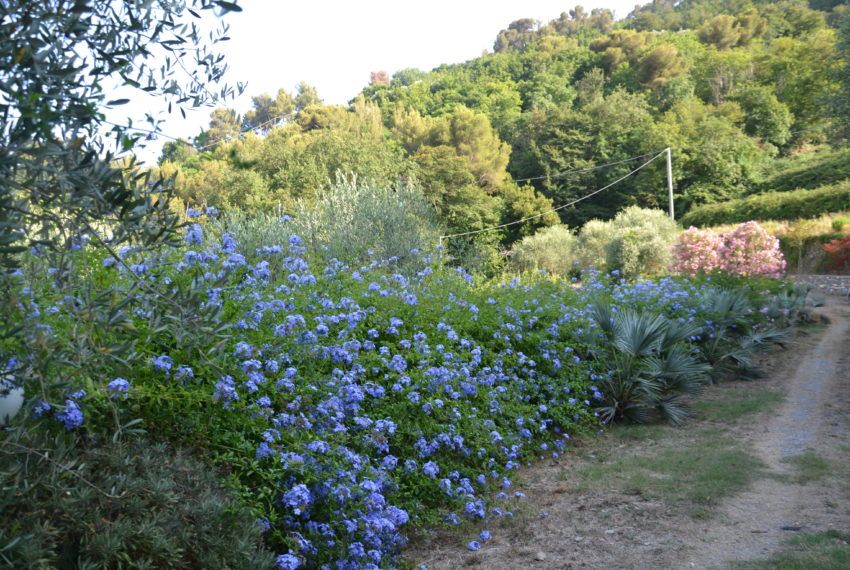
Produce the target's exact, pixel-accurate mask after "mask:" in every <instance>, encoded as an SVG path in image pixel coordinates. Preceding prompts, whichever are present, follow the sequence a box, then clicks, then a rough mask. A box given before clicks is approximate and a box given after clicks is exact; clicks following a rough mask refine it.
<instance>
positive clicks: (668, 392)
mask: <svg viewBox="0 0 850 570" xmlns="http://www.w3.org/2000/svg"><path fill="white" fill-rule="evenodd" d="M591 316H592V318H593V320H594V321H595V322H596V324H597V325H599V328H600V329H601V330H602V333H603V339H604V340H602V342H598V343H596V345H595V347H594V350H593V351H592V354H593V355H594V356H595V357H596V358H597V359H602V358H605V359H606V360H607V361H608V362H610V363H611V370H610V371H609V373H608V376H607V377H606V378H605V380H604V381H603V382H602V383H601V384H602V385H601V392H602V396H603V397H602V403H601V405H600V407H599V412H600V415H601V416H602V419H603V420H604V421H605V422H613V421H618V420H622V419H627V420H631V421H635V422H645V421H647V420H648V419H649V418H651V417H652V415H653V413H654V412H659V413H660V414H661V416H662V417H663V418H664V419H665V420H666V421H668V422H670V423H672V424H679V423H681V422H682V421H683V420H684V418H685V417H686V415H687V408H686V406H685V401H684V400H685V397H686V396H687V395H690V394H693V393H695V392H696V391H698V390H699V388H700V387H701V386H702V385H703V384H704V382H705V379H706V375H707V373H708V371H709V370H710V367H709V366H707V365H705V364H702V363H700V362H699V361H698V360H697V359H696V358H695V356H694V354H693V353H692V352H691V351H690V350H689V349H688V348H687V346H686V345H685V344H684V341H686V340H687V339H689V338H691V337H693V336H694V335H696V334H698V332H699V328H698V327H696V326H694V325H692V324H689V323H678V322H672V321H670V320H668V319H667V318H665V317H664V316H662V315H656V314H651V313H638V312H636V311H632V310H625V311H621V312H619V313H615V311H614V310H613V309H612V307H611V306H610V305H608V304H607V303H601V302H600V303H596V304H595V305H594V306H593V307H592V308H591Z"/></svg>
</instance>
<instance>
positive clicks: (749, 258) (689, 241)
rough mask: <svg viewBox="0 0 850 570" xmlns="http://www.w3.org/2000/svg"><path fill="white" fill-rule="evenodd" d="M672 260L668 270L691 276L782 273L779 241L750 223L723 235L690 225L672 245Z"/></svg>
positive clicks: (771, 274) (782, 260) (777, 274)
mask: <svg viewBox="0 0 850 570" xmlns="http://www.w3.org/2000/svg"><path fill="white" fill-rule="evenodd" d="M673 257H674V262H673V265H672V267H671V268H672V269H673V270H674V271H676V272H677V273H680V274H682V275H688V276H691V277H694V276H696V275H698V274H700V273H711V272H713V271H721V272H724V273H728V274H731V275H741V276H750V275H760V276H765V277H781V276H782V274H783V272H784V271H785V259H784V257H783V255H782V251H781V250H780V249H779V240H778V239H777V238H775V237H774V236H772V235H770V234H769V233H768V232H767V230H765V229H764V228H763V227H761V226H760V225H759V224H758V222H753V221H750V222H746V223H743V224H738V225H737V226H735V227H734V228H732V229H731V230H729V231H728V232H726V233H723V234H718V233H717V232H715V231H714V230H711V229H705V230H701V229H698V228H695V227H693V226H691V227H690V228H688V229H687V230H686V231H684V232H683V233H682V234H680V236H679V238H678V240H677V241H676V243H675V245H674V246H673Z"/></svg>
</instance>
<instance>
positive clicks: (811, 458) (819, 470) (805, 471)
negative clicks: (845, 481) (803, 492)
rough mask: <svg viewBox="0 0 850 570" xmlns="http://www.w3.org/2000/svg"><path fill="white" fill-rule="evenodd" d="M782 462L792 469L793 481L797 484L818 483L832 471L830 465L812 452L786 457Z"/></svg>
mask: <svg viewBox="0 0 850 570" xmlns="http://www.w3.org/2000/svg"><path fill="white" fill-rule="evenodd" d="M782 462H783V463H788V464H789V465H791V467H793V468H794V478H793V481H794V482H795V483H799V484H805V483H812V482H816V481H820V480H821V479H823V478H824V477H826V476H828V475H830V474H831V473H832V471H833V469H832V463H831V462H830V461H829V460H827V459H824V458H823V457H821V456H820V455H818V454H817V453H815V452H813V451H807V452H805V453H801V454H799V455H792V456H790V457H786V458H784V459H783V460H782Z"/></svg>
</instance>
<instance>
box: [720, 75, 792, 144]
mask: <svg viewBox="0 0 850 570" xmlns="http://www.w3.org/2000/svg"><path fill="white" fill-rule="evenodd" d="M730 99H731V100H732V101H736V102H737V103H739V104H740V105H741V109H742V110H743V111H744V124H745V129H744V130H745V132H746V133H747V134H748V135H750V136H752V137H756V138H759V139H762V140H764V141H766V142H769V143H772V144H774V145H777V146H782V145H783V144H785V143H786V142H787V141H788V140H789V139H790V138H791V125H792V124H793V121H794V117H793V115H792V114H791V112H790V111H789V110H788V107H787V106H786V105H784V104H783V103H780V102H779V99H777V98H776V95H774V94H773V93H772V92H771V90H770V89H769V88H767V87H762V86H760V85H750V86H747V87H744V88H742V89H739V90H738V91H736V92H735V93H734V94H733V95H732V96H731V97H730Z"/></svg>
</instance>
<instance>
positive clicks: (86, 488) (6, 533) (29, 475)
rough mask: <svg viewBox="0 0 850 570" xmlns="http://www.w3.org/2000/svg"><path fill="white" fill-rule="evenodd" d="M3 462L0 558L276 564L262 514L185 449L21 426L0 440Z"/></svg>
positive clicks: (45, 564)
mask: <svg viewBox="0 0 850 570" xmlns="http://www.w3.org/2000/svg"><path fill="white" fill-rule="evenodd" d="M43 427H44V426H42V428H43ZM0 464H2V469H0V484H2V488H3V489H5V490H6V492H5V493H3V494H2V498H0V505H2V509H0V560H2V561H3V562H4V563H5V564H8V565H9V566H11V567H16V568H246V569H247V568H257V569H261V568H262V569H269V568H272V567H273V565H274V560H275V559H274V555H273V553H271V552H270V551H268V550H265V549H263V548H261V547H259V546H258V544H259V543H260V540H261V537H262V529H261V527H260V525H259V524H258V523H257V522H256V520H255V517H253V516H251V514H250V513H249V512H248V511H247V510H246V509H244V508H243V507H241V506H239V504H238V502H237V501H236V499H235V498H234V497H233V496H231V494H230V493H228V492H225V491H224V490H222V489H221V487H220V483H219V478H218V476H217V475H216V473H215V471H213V470H211V469H210V468H209V467H208V466H206V465H204V464H202V463H200V462H199V461H197V460H195V459H193V458H192V457H191V456H190V455H189V454H188V453H186V452H185V451H180V450H176V449H173V448H171V447H169V446H166V445H164V444H156V443H151V442H149V441H145V440H137V441H133V442H121V443H117V444H111V445H110V444H106V445H104V446H98V447H93V448H81V447H78V446H76V445H75V444H74V441H73V437H72V436H69V435H59V436H55V437H54V436H51V435H50V434H49V432H48V431H47V430H44V429H37V430H33V429H27V428H19V429H18V430H17V431H16V432H15V433H14V434H11V435H8V436H7V437H6V438H5V439H4V440H3V441H2V442H0Z"/></svg>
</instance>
